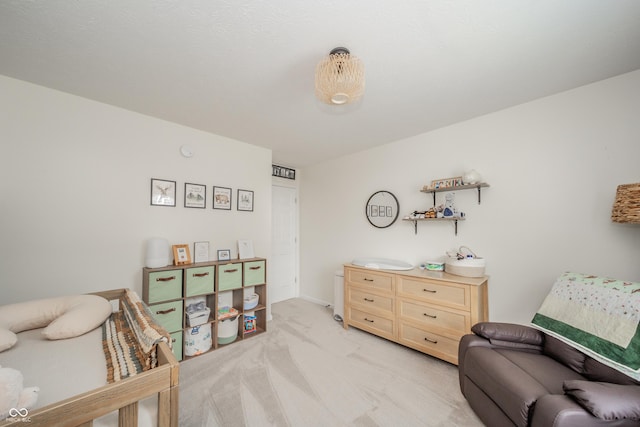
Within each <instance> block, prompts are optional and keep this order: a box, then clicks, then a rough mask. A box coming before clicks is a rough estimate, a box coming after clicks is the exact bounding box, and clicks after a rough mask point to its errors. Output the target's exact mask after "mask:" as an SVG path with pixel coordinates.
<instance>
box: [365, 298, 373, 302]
mask: <svg viewBox="0 0 640 427" xmlns="http://www.w3.org/2000/svg"><path fill="white" fill-rule="evenodd" d="M364 300H365V301H366V302H373V301H374V300H372V299H369V298H364Z"/></svg>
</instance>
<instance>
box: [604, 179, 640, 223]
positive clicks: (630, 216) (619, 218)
mask: <svg viewBox="0 0 640 427" xmlns="http://www.w3.org/2000/svg"><path fill="white" fill-rule="evenodd" d="M611 219H612V220H613V221H614V222H630V223H633V224H640V183H637V184H624V185H618V190H617V191H616V200H615V202H614V203H613V210H612V211H611Z"/></svg>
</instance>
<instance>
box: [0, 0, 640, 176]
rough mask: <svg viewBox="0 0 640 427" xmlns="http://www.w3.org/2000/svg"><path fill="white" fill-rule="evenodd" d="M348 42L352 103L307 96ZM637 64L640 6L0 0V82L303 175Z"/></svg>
mask: <svg viewBox="0 0 640 427" xmlns="http://www.w3.org/2000/svg"><path fill="white" fill-rule="evenodd" d="M336 46H346V47H347V48H349V49H350V50H351V52H352V54H354V55H356V56H358V57H360V58H361V59H362V60H363V62H364V64H365V69H366V79H367V87H366V93H365V96H364V98H363V99H362V101H361V102H359V103H358V104H356V105H350V106H347V107H330V106H327V105H323V104H320V102H319V101H317V100H316V99H315V97H314V80H313V75H314V71H315V66H316V64H317V63H318V61H319V60H320V59H321V57H322V56H324V55H326V54H327V53H328V52H329V51H330V50H331V49H332V48H334V47H336ZM636 69H640V1H638V0H607V1H603V0H483V1H480V0H464V1H459V0H395V1H391V0H349V1H345V0H310V1H301V0H271V1H259V0H253V1H249V0H183V1H178V0H154V1H141V0H138V1H135V0H82V1H80V0H2V1H0V74H4V75H7V76H10V77H14V78H18V79H22V80H26V81H29V82H33V83H36V84H39V85H43V86H47V87H50V88H54V89H58V90H61V91H65V92H69V93H73V94H76V95H80V96H83V97H86V98H90V99H95V100H98V101H101V102H105V103H108V104H112V105H116V106H119V107H123V108H126V109H129V110H133V111H137V112H140V113H143V114H147V115H150V116H155V117H159V118H162V119H165V120H169V121H172V122H176V123H181V124H184V125H187V126H191V127H194V128H197V129H202V130H205V131H208V132H212V133H215V134H218V135H224V136H227V137H230V138H234V139H237V140H240V141H244V142H247V143H250V144H254V145H258V146H263V147H267V148H270V149H272V150H273V160H274V162H276V163H280V164H283V165H286V166H294V167H303V166H306V165H310V164H314V163H317V162H320V161H323V160H326V159H330V158H335V157H339V156H341V155H344V154H347V153H352V152H356V151H359V150H363V149H366V148H369V147H373V146H376V145H380V144H385V143H387V142H391V141H395V140H398V139H402V138H405V137H409V136H413V135H417V134H420V133H424V132H427V131H429V130H432V129H436V128H439V127H442V126H446V125H449V124H452V123H456V122H459V121H462V120H466V119H469V118H472V117H476V116H479V115H483V114H486V113H490V112H493V111H497V110H500V109H503V108H507V107H510V106H513V105H517V104H520V103H523V102H527V101H530V100H533V99H536V98H540V97H543V96H547V95H551V94H554V93H557V92H560V91H564V90H567V89H571V88H574V87H577V86H581V85H584V84H588V83H591V82H594V81H597V80H601V79H604V78H608V77H612V76H615V75H619V74H622V73H625V72H629V71H632V70H636Z"/></svg>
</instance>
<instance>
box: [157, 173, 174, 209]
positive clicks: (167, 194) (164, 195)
mask: <svg viewBox="0 0 640 427" xmlns="http://www.w3.org/2000/svg"><path fill="white" fill-rule="evenodd" d="M151 205H152V206H175V205H176V182H175V181H168V180H166V179H156V178H151Z"/></svg>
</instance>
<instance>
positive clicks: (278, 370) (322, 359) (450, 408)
mask: <svg viewBox="0 0 640 427" xmlns="http://www.w3.org/2000/svg"><path fill="white" fill-rule="evenodd" d="M272 315H273V320H272V321H271V322H269V324H268V332H267V333H265V334H261V335H258V336H255V337H252V338H249V339H246V340H244V341H242V342H238V343H235V344H233V345H230V346H226V347H224V348H220V349H218V350H216V351H213V352H211V353H208V354H206V355H203V356H200V357H197V358H194V359H191V360H188V361H185V362H183V363H182V364H181V365H180V426H181V427H190V426H193V427H195V426H225V427H226V426H304V427H307V426H443V427H444V426H447V427H451V426H482V423H481V422H480V421H479V420H478V418H477V417H476V416H475V415H474V414H473V412H472V410H471V408H469V406H468V405H467V403H466V401H465V400H464V398H463V397H462V394H461V393H460V389H459V386H458V371H457V367H456V366H454V365H451V364H449V363H446V362H442V361H440V360H438V359H435V358H432V357H429V356H427V355H424V354H422V353H419V352H417V351H414V350H411V349H408V348H405V347H403V346H401V345H398V344H394V343H392V342H389V341H387V340H385V339H382V338H379V337H376V336H373V335H371V334H368V333H366V332H362V331H360V330H358V329H355V328H349V330H347V331H345V330H344V329H343V327H342V323H339V322H337V321H335V320H333V311H332V309H330V308H327V307H323V306H321V305H317V304H313V303H310V302H308V301H304V300H301V299H292V300H288V301H283V302H279V303H277V304H274V305H273V306H272Z"/></svg>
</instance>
